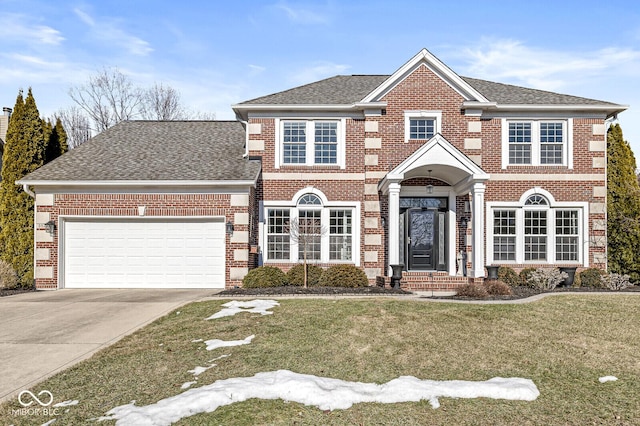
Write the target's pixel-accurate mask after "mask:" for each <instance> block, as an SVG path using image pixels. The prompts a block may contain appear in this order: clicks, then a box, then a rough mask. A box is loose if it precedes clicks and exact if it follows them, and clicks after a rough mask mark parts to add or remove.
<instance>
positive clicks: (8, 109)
mask: <svg viewBox="0 0 640 426" xmlns="http://www.w3.org/2000/svg"><path fill="white" fill-rule="evenodd" d="M11 111H13V110H12V109H11V108H9V107H2V112H3V113H4V115H8V116H11Z"/></svg>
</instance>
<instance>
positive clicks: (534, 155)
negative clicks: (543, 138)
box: [502, 117, 573, 170]
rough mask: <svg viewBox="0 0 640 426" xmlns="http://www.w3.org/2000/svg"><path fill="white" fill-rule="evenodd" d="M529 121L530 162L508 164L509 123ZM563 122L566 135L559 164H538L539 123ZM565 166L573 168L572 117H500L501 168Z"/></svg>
mask: <svg viewBox="0 0 640 426" xmlns="http://www.w3.org/2000/svg"><path fill="white" fill-rule="evenodd" d="M510 122H517V123H531V164H509V123H510ZM546 122H549V123H551V122H553V123H558V122H562V123H563V131H564V134H565V135H566V137H565V143H564V144H563V145H564V146H563V151H562V163H561V164H540V123H546ZM539 166H544V167H547V166H549V167H567V168H568V169H570V170H571V169H573V118H553V117H549V118H525V117H522V118H518V117H509V118H503V119H502V168H503V169H506V168H507V167H539Z"/></svg>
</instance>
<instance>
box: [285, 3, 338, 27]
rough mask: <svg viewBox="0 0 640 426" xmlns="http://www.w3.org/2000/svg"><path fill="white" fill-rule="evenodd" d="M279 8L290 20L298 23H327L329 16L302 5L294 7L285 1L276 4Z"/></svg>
mask: <svg viewBox="0 0 640 426" xmlns="http://www.w3.org/2000/svg"><path fill="white" fill-rule="evenodd" d="M274 6H275V7H276V8H277V9H280V10H282V11H283V12H284V13H285V15H286V16H287V18H289V20H290V21H292V22H295V23H297V24H327V23H329V18H328V17H327V16H326V15H324V14H322V13H319V12H314V11H312V10H309V9H304V8H302V7H295V8H294V7H293V6H291V5H289V4H287V3H285V2H280V3H278V4H276V5H274Z"/></svg>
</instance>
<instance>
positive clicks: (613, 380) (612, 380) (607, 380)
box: [598, 376, 618, 383]
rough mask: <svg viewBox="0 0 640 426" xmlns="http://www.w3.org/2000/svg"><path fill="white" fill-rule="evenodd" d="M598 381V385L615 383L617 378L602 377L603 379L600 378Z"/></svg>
mask: <svg viewBox="0 0 640 426" xmlns="http://www.w3.org/2000/svg"><path fill="white" fill-rule="evenodd" d="M598 380H599V381H600V383H606V382H615V381H616V380H618V378H617V377H616V376H604V377H600V378H599V379H598Z"/></svg>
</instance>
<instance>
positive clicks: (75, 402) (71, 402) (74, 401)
mask: <svg viewBox="0 0 640 426" xmlns="http://www.w3.org/2000/svg"><path fill="white" fill-rule="evenodd" d="M79 402H80V401H78V400H77V399H69V400H67V401H62V402H58V403H57V404H53V406H54V407H71V406H72V405H78V403H79Z"/></svg>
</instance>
